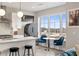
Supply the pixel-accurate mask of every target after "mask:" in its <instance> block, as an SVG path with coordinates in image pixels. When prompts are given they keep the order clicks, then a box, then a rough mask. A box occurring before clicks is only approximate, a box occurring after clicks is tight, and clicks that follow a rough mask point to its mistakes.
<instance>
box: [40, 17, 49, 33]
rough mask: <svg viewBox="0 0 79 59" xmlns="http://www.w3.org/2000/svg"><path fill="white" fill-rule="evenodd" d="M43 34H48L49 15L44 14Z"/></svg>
mask: <svg viewBox="0 0 79 59" xmlns="http://www.w3.org/2000/svg"><path fill="white" fill-rule="evenodd" d="M40 19H41V24H40V25H41V34H43V33H44V34H48V16H42V17H41V18H40Z"/></svg>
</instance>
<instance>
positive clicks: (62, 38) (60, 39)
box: [59, 36, 64, 44]
mask: <svg viewBox="0 0 79 59" xmlns="http://www.w3.org/2000/svg"><path fill="white" fill-rule="evenodd" d="M59 41H60V42H61V43H62V44H63V42H64V37H63V36H62V37H60V38H59Z"/></svg>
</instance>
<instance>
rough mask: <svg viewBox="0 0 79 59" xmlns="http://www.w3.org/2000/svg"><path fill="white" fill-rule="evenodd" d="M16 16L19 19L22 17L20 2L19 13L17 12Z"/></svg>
mask: <svg viewBox="0 0 79 59" xmlns="http://www.w3.org/2000/svg"><path fill="white" fill-rule="evenodd" d="M17 16H18V17H19V18H21V17H22V16H23V12H22V11H21V1H20V11H19V12H17Z"/></svg>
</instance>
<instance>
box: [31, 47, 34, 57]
mask: <svg viewBox="0 0 79 59" xmlns="http://www.w3.org/2000/svg"><path fill="white" fill-rule="evenodd" d="M31 50H32V56H34V52H33V48H32V49H31Z"/></svg>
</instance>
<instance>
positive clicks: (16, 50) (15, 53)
mask: <svg viewBox="0 0 79 59" xmlns="http://www.w3.org/2000/svg"><path fill="white" fill-rule="evenodd" d="M9 52H10V54H9V56H11V54H12V56H20V55H19V48H18V47H12V48H10V49H9Z"/></svg>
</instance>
